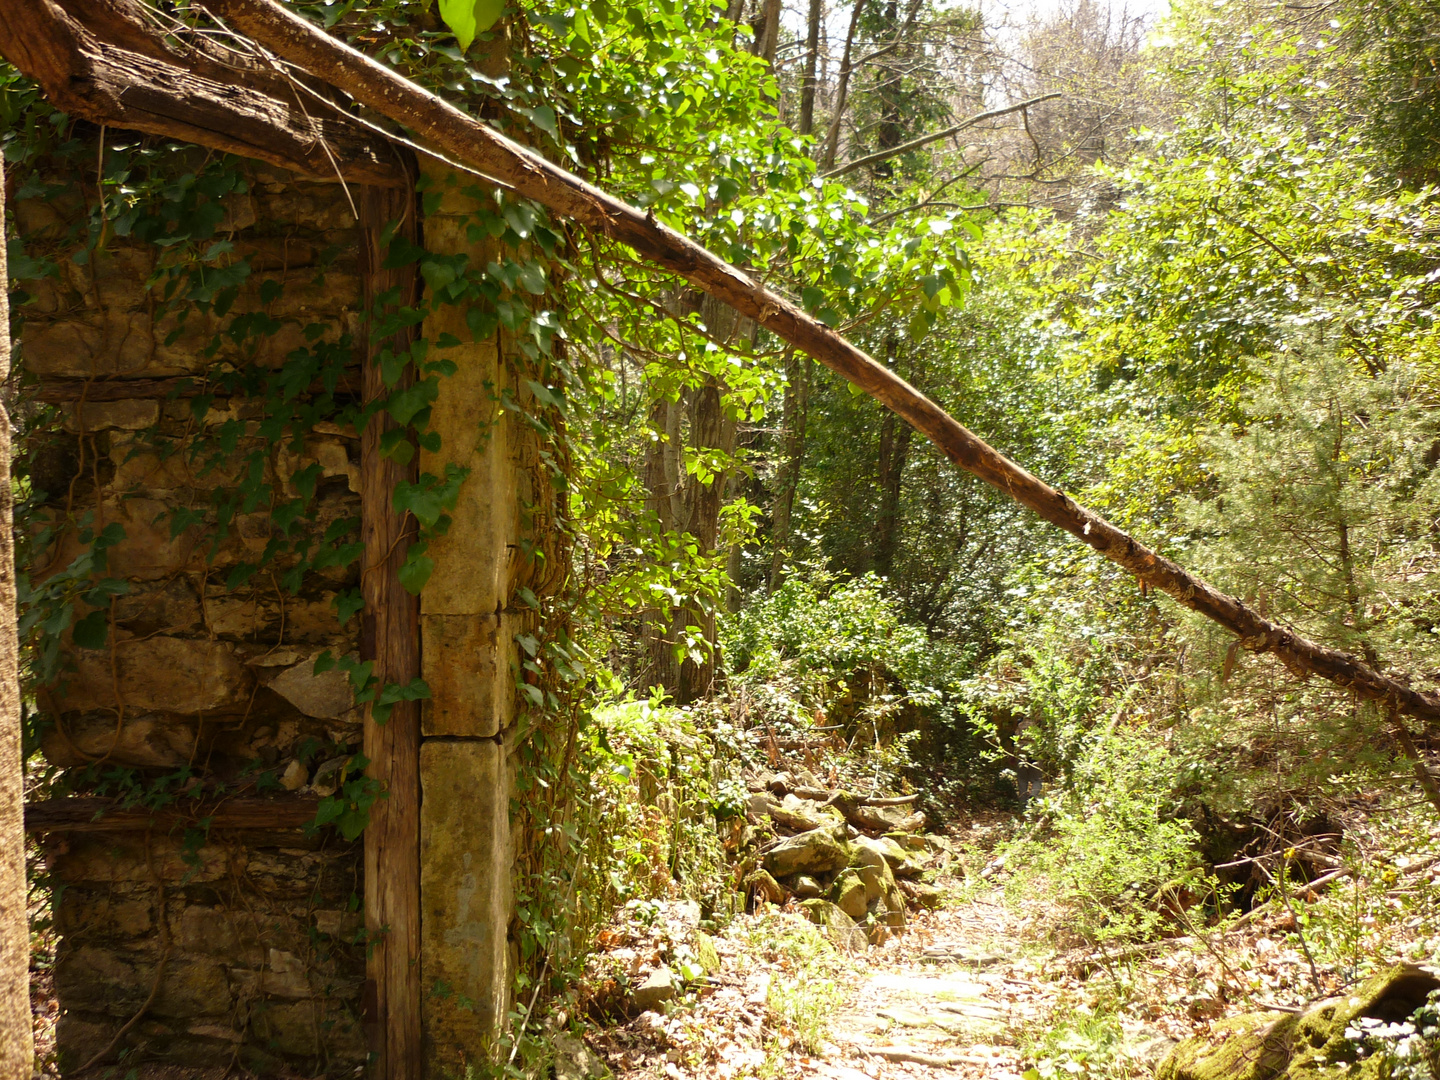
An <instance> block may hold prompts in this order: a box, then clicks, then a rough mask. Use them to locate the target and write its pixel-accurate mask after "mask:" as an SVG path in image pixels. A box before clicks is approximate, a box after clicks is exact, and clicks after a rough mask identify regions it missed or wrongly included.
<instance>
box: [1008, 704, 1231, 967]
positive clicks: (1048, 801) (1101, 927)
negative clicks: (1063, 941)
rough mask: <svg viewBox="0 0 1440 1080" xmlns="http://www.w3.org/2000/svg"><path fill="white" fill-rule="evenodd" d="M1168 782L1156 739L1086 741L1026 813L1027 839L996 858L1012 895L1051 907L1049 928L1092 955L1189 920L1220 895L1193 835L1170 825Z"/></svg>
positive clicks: (1179, 824)
mask: <svg viewBox="0 0 1440 1080" xmlns="http://www.w3.org/2000/svg"><path fill="white" fill-rule="evenodd" d="M1175 782H1176V775H1175V765H1174V763H1173V762H1172V761H1171V759H1170V757H1169V755H1168V753H1167V751H1166V749H1165V747H1164V746H1163V745H1161V744H1159V743H1157V742H1156V741H1155V740H1154V739H1147V738H1144V737H1142V736H1140V735H1132V734H1130V733H1128V732H1108V733H1104V734H1102V735H1099V736H1097V737H1094V738H1092V740H1091V741H1090V743H1089V745H1088V747H1087V749H1086V751H1085V752H1084V753H1083V754H1082V755H1081V756H1080V757H1079V758H1078V759H1077V760H1076V762H1075V765H1074V769H1073V772H1072V774H1071V778H1070V783H1069V784H1068V785H1067V787H1066V788H1065V789H1064V790H1063V791H1061V792H1059V793H1058V794H1055V795H1052V796H1048V797H1046V798H1043V799H1040V800H1037V801H1036V802H1035V803H1032V804H1031V815H1032V823H1033V824H1032V828H1031V830H1030V833H1031V835H1029V836H1027V837H1024V838H1022V839H1020V840H1017V841H1014V842H1012V843H1011V844H1009V845H1007V846H1006V847H1005V848H1004V849H1003V854H1004V856H1005V858H1006V861H1007V863H1008V864H1009V866H1010V868H1011V869H1012V870H1013V871H1014V873H1015V876H1014V878H1012V892H1013V893H1015V894H1017V895H1018V894H1020V893H1022V892H1023V893H1024V895H1027V896H1036V895H1040V896H1043V897H1045V898H1046V899H1048V900H1050V901H1051V902H1052V903H1053V904H1054V905H1055V907H1056V911H1055V912H1054V915H1055V919H1056V925H1057V926H1063V927H1064V928H1065V933H1066V934H1067V935H1071V936H1074V937H1076V938H1078V939H1079V940H1081V941H1082V942H1085V943H1087V944H1091V945H1102V946H1103V945H1106V944H1108V943H1111V942H1118V941H1136V940H1143V939H1146V938H1151V937H1155V936H1157V935H1158V934H1160V933H1162V932H1163V931H1164V930H1165V929H1166V928H1167V927H1168V926H1169V925H1171V923H1172V922H1173V921H1175V920H1176V919H1177V917H1178V918H1180V919H1182V921H1183V920H1184V919H1192V918H1194V917H1195V916H1194V915H1193V914H1192V913H1191V909H1193V908H1195V907H1196V906H1197V905H1198V904H1199V903H1201V902H1203V901H1206V900H1209V899H1213V898H1214V897H1215V895H1216V890H1217V885H1216V883H1215V881H1214V879H1213V878H1212V877H1210V875H1209V874H1208V873H1207V872H1206V871H1205V870H1204V869H1203V868H1202V866H1201V860H1200V856H1199V852H1198V843H1199V838H1198V836H1197V835H1196V832H1195V829H1194V827H1193V826H1192V825H1191V824H1190V822H1189V821H1187V820H1185V819H1183V818H1180V817H1178V816H1177V811H1178V806H1177V804H1176V801H1175V797H1174V794H1173V792H1174V791H1175ZM1037 885H1038V886H1039V889H1038V890H1037V888H1036V886H1037Z"/></svg>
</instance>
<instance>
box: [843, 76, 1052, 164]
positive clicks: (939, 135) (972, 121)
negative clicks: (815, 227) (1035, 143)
mask: <svg viewBox="0 0 1440 1080" xmlns="http://www.w3.org/2000/svg"><path fill="white" fill-rule="evenodd" d="M1060 96H1061V95H1060V94H1059V93H1051V94H1041V95H1040V96H1039V97H1033V98H1027V99H1026V100H1024V101H1021V102H1018V103H1016V104H1014V105H1006V106H1005V107H1004V108H1003V109H991V110H989V111H988V112H982V113H976V114H975V115H974V116H972V117H970V118H969V119H968V120H962V121H960V123H958V124H956V125H955V126H954V127H948V128H946V129H945V130H944V131H937V132H935V133H934V134H931V135H921V136H920V137H919V138H918V139H911V140H910V141H909V142H906V143H901V144H900V145H899V146H892V147H890V148H889V149H888V150H877V151H875V153H873V154H866V155H865V156H864V157H862V158H856V159H855V160H854V161H847V162H846V163H845V164H844V165H841V166H839V167H837V168H834V169H831V170H830V171H829V172H827V173H823V174H822V175H823V176H825V177H827V178H829V177H835V176H844V175H845V174H846V173H849V172H854V171H855V170H856V169H859V168H863V167H864V166H866V165H873V164H875V162H877V161H884V160H885V159H886V158H892V157H899V156H900V155H901V154H908V153H910V151H911V150H919V149H920V148H921V147H922V146H929V145H930V144H931V143H933V142H939V141H940V140H941V139H948V138H949V137H950V136H951V135H957V134H959V133H960V132H962V131H964V130H965V129H966V128H970V127H974V126H975V125H976V124H983V123H984V122H985V121H986V120H994V119H995V118H996V117H998V116H1008V115H1009V114H1010V113H1013V112H1020V111H1021V110H1022V109H1028V108H1029V107H1030V106H1031V105H1038V104H1040V102H1042V101H1049V100H1050V99H1051V98H1058V97H1060Z"/></svg>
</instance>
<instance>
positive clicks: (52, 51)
mask: <svg viewBox="0 0 1440 1080" xmlns="http://www.w3.org/2000/svg"><path fill="white" fill-rule="evenodd" d="M70 6H71V8H72V9H73V10H71V11H67V10H65V9H64V8H62V7H61V6H60V5H59V4H58V3H56V2H55V0H3V2H0V53H3V54H4V56H5V58H6V59H7V60H9V61H10V63H12V64H14V65H15V66H16V67H17V68H19V69H20V70H21V71H23V72H24V73H25V74H26V75H28V76H29V77H30V78H32V79H34V80H35V81H36V82H37V83H39V85H40V89H41V90H43V91H44V92H45V97H46V98H47V99H48V100H49V101H50V103H51V104H52V105H54V106H55V107H56V108H58V109H61V110H63V111H65V112H68V113H70V114H72V115H74V116H77V117H80V118H81V119H84V120H89V121H91V122H92V123H96V124H112V125H115V126H117V127H122V128H128V129H130V130H132V131H143V132H148V133H150V134H154V135H162V136H165V137H166V138H172V139H182V140H184V141H185V142H193V143H198V144H199V145H201V146H208V147H213V148H215V149H217V150H224V151H227V152H229V153H232V154H239V155H241V156H243V157H249V158H258V159H259V160H261V161H268V162H270V163H271V164H274V165H279V166H281V167H282V168H286V169H290V170H292V171H295V172H298V173H301V174H303V175H307V176H313V177H317V178H320V179H329V180H334V179H337V178H341V177H343V178H344V179H345V180H349V181H351V182H358V183H364V184H377V185H381V186H389V187H404V186H405V173H404V170H403V169H401V168H400V159H399V157H398V156H397V155H396V153H395V152H394V146H393V144H391V143H389V142H388V140H386V139H384V138H382V137H378V136H377V135H375V134H374V133H373V132H372V131H370V130H369V129H367V128H366V127H364V126H363V125H361V124H359V123H357V122H356V121H354V120H353V119H351V118H350V117H348V116H345V115H344V114H343V113H340V112H338V111H334V110H322V109H318V108H313V107H312V108H310V109H308V110H307V109H306V108H305V107H304V105H302V104H301V102H300V99H299V96H298V95H299V94H300V93H301V92H302V91H301V90H300V89H299V88H297V87H295V86H293V85H289V84H287V83H286V82H284V80H282V79H281V78H280V77H279V76H275V75H270V76H268V77H267V76H265V75H264V74H263V73H257V72H254V71H251V70H246V69H245V68H244V67H243V66H242V64H241V63H240V58H239V57H236V58H235V63H234V64H233V65H232V66H229V67H227V66H226V65H225V64H223V63H222V62H221V61H220V60H218V59H217V58H216V57H214V56H210V55H206V54H204V53H202V52H201V51H199V49H197V48H194V47H192V48H190V49H188V50H187V51H185V52H178V51H176V50H174V49H172V48H169V47H167V45H166V43H165V41H164V39H163V38H162V36H161V35H159V34H157V33H155V32H153V31H152V30H151V29H150V27H148V26H145V25H143V24H142V23H140V22H138V21H137V20H138V18H139V16H138V14H137V12H138V11H139V10H142V9H141V8H140V5H138V4H136V3H134V0H70ZM82 19H83V21H82Z"/></svg>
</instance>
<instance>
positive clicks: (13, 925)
mask: <svg viewBox="0 0 1440 1080" xmlns="http://www.w3.org/2000/svg"><path fill="white" fill-rule="evenodd" d="M0 19H3V16H0ZM5 235H6V233H5V183H4V178H3V176H0V383H3V382H5V381H6V380H7V379H8V378H9V377H10V273H9V270H8V268H7V267H6V264H5V245H4V243H3V239H4V237H5ZM12 500H13V497H12V495H11V491H10V417H9V416H8V415H7V413H6V411H5V407H4V403H3V402H0V1080H30V1075H31V1072H32V1071H33V1070H34V1068H35V1047H34V1043H33V1041H32V1034H31V1031H32V1029H31V1020H30V913H29V906H28V904H27V899H28V891H27V888H26V881H25V819H24V812H25V775H24V761H23V756H22V743H21V732H20V639H19V635H18V624H17V623H16V615H15V539H14V531H13V526H14V521H13V519H14V505H13V501H12Z"/></svg>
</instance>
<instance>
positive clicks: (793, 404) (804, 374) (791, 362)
mask: <svg viewBox="0 0 1440 1080" xmlns="http://www.w3.org/2000/svg"><path fill="white" fill-rule="evenodd" d="M814 368H815V362H814V361H813V360H811V359H810V358H809V357H808V356H806V355H804V354H803V353H798V352H795V351H793V350H792V351H791V352H790V353H788V354H787V356H786V358H785V400H784V404H783V406H782V410H783V411H782V413H781V422H782V424H783V426H784V428H785V453H784V457H783V459H782V460H781V462H780V468H779V470H778V472H777V475H776V485H775V501H774V503H773V504H772V509H771V511H770V578H769V582H768V588H769V591H770V592H772V593H773V592H774V591H775V590H776V589H778V588H779V587H780V586H781V584H782V583H783V581H784V577H785V560H786V558H787V557H788V556H789V555H790V532H791V529H790V522H791V519H792V517H793V516H794V513H795V492H796V489H797V488H798V487H799V486H800V470H801V468H802V466H803V465H804V463H805V424H806V420H807V419H808V416H809V413H810V381H811V378H812V376H813V373H814Z"/></svg>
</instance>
